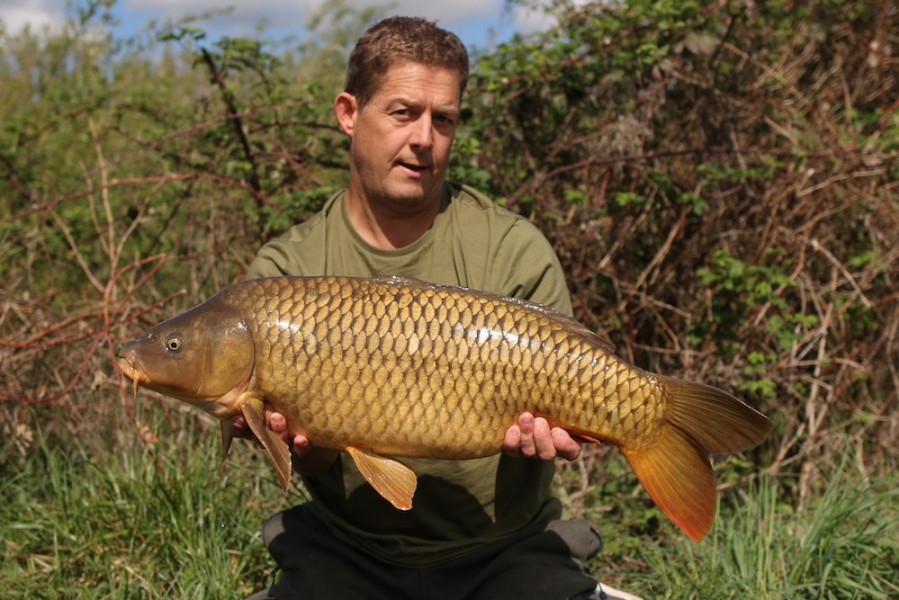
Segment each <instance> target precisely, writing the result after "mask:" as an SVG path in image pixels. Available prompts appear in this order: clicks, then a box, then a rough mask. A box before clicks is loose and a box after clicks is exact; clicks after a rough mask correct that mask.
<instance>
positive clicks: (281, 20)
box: [0, 0, 544, 49]
mask: <svg viewBox="0 0 899 600" xmlns="http://www.w3.org/2000/svg"><path fill="white" fill-rule="evenodd" d="M70 1H71V0H70ZM323 1H329V0H251V1H246V0H243V1H240V0H232V1H231V2H227V1H226V2H221V1H217V0H119V1H118V2H117V3H116V5H115V6H114V8H113V11H112V12H113V15H114V16H115V17H116V18H117V19H118V20H119V21H120V22H121V25H120V26H119V28H118V30H117V33H119V34H121V35H124V36H127V35H130V34H132V33H136V32H138V31H140V30H141V29H142V28H143V27H144V26H145V24H146V23H147V22H148V21H149V20H150V19H156V20H158V21H165V20H166V19H177V18H179V17H184V16H188V15H198V14H202V13H204V12H207V11H211V10H216V9H221V8H226V7H229V6H231V7H233V8H234V11H233V12H232V13H231V14H229V15H223V16H217V17H214V18H210V19H208V20H204V21H201V22H199V23H197V24H196V26H198V27H201V28H202V29H204V30H205V31H206V32H207V33H208V34H209V35H210V36H211V37H218V36H220V35H252V34H253V32H254V31H255V28H256V25H257V24H258V23H259V22H260V21H262V20H264V21H265V22H267V24H268V25H267V27H266V31H267V32H268V33H269V34H272V35H275V36H278V37H280V36H282V35H288V34H301V33H302V32H304V31H305V26H306V23H307V21H308V19H309V17H310V16H311V15H312V14H314V13H315V11H316V10H317V9H318V8H319V7H320V6H321V3H322V2H323ZM347 3H348V5H350V6H358V7H365V6H372V5H381V6H383V5H386V4H387V1H386V0H385V1H378V0H347ZM75 4H76V5H77V4H79V2H78V0H75ZM391 5H392V6H393V9H392V10H391V11H390V14H404V15H415V16H422V17H425V18H429V19H435V20H437V21H439V22H440V24H441V25H442V26H443V27H445V28H446V29H449V30H451V31H453V32H455V33H456V34H458V35H459V37H460V38H462V41H463V42H465V44H466V45H467V46H468V47H469V48H470V49H471V48H474V47H480V48H484V47H489V46H490V45H491V44H492V43H494V42H495V41H497V40H504V39H508V38H509V37H510V36H511V35H512V34H513V33H514V32H516V31H531V30H534V29H535V28H539V27H541V26H542V25H544V23H543V21H542V19H540V18H539V17H537V16H535V15H534V14H531V15H525V14H523V13H522V12H521V11H516V12H515V13H512V14H510V13H509V12H508V11H506V10H504V6H505V4H504V1H503V0H436V1H431V2H422V1H421V0H417V1H416V0H394V1H393V2H392V4H391ZM66 6H67V2H66V0H0V21H2V22H3V26H4V27H5V29H6V30H7V31H9V32H15V31H18V30H19V29H20V28H22V27H23V26H25V25H26V24H27V25H28V26H30V27H32V28H33V29H40V28H42V27H45V26H46V27H57V26H59V24H60V23H61V22H63V21H64V19H65V16H66V14H67V8H66Z"/></svg>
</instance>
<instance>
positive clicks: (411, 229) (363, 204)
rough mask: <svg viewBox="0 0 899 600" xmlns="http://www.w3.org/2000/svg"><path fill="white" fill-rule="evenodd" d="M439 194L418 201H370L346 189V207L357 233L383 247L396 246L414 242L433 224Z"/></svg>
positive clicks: (370, 242)
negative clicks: (432, 198)
mask: <svg viewBox="0 0 899 600" xmlns="http://www.w3.org/2000/svg"><path fill="white" fill-rule="evenodd" d="M440 204H441V198H440V197H437V198H436V199H434V200H430V201H426V202H422V203H420V204H417V205H408V204H401V203H394V202H390V201H387V200H375V201H371V200H369V199H367V198H365V197H363V196H361V195H360V194H354V193H353V190H352V189H348V190H347V195H346V211H347V216H348V217H349V219H350V224H351V225H352V226H353V229H355V230H356V233H358V234H359V236H360V237H361V238H362V239H363V240H365V241H366V242H368V243H369V244H371V245H372V246H374V247H375V248H380V249H382V250H396V249H398V248H404V247H406V246H408V245H410V244H412V243H414V242H416V241H417V240H418V239H419V238H420V237H421V236H423V235H424V234H425V232H426V231H427V230H428V229H430V228H431V226H432V225H433V224H434V219H436V218H437V214H438V213H439V212H440Z"/></svg>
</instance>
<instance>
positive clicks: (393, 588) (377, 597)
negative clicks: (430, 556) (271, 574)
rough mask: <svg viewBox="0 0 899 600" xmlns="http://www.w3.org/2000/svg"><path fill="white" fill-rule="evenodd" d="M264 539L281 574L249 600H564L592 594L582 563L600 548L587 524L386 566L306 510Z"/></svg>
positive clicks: (557, 524) (271, 526)
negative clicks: (425, 562) (415, 563)
mask: <svg viewBox="0 0 899 600" xmlns="http://www.w3.org/2000/svg"><path fill="white" fill-rule="evenodd" d="M263 539H264V541H265V543H266V545H267V546H268V549H269V551H270V552H271V554H272V556H273V557H274V559H275V561H276V562H277V563H278V566H279V567H280V569H281V577H280V579H279V580H278V582H277V583H276V584H275V585H273V586H272V587H271V589H270V590H268V591H267V592H264V593H262V594H258V595H256V596H254V597H253V598H254V600H258V599H263V598H275V599H277V600H294V599H297V600H333V599H335V598H340V599H341V600H403V599H410V600H412V599H415V600H463V599H464V600H488V599H489V600H503V599H510V600H511V599H513V598H514V599H515V600H566V599H585V600H586V599H589V598H594V597H597V598H598V597H599V596H595V595H594V594H595V593H596V592H595V590H596V586H597V583H596V580H595V579H593V578H592V577H590V576H589V575H586V574H585V573H584V564H585V562H586V561H587V559H588V558H590V557H592V556H594V555H595V554H596V553H597V552H599V549H600V547H601V545H602V544H601V542H600V539H599V536H598V535H597V534H596V532H595V531H593V530H592V529H591V528H590V526H589V525H588V524H587V523H586V522H585V521H552V522H551V523H549V525H547V527H545V528H544V529H542V530H539V531H536V532H535V533H534V534H533V535H529V536H526V537H523V538H520V539H514V540H510V541H508V542H505V543H501V544H497V545H496V546H493V547H490V548H487V549H486V550H483V551H479V552H477V553H475V554H473V555H470V556H466V557H463V558H460V559H456V560H452V561H448V562H446V563H441V564H438V565H435V566H431V567H424V568H407V567H399V566H396V565H392V564H388V563H384V562H382V561H380V560H378V559H376V558H374V557H372V556H370V555H368V554H366V553H364V552H361V551H359V550H357V549H356V548H354V547H352V546H351V545H350V544H347V543H346V542H344V541H342V540H340V539H338V538H335V537H334V536H333V535H332V534H331V532H330V531H329V530H328V529H327V527H326V526H325V525H324V524H323V523H322V522H321V521H319V520H318V519H317V518H316V517H315V516H313V515H312V514H310V512H309V511H308V510H306V509H305V507H304V506H302V505H301V506H297V507H294V508H291V509H289V510H287V511H284V512H282V513H278V514H277V515H275V516H274V517H272V518H271V519H270V520H269V521H268V522H267V523H266V525H265V528H264V530H263Z"/></svg>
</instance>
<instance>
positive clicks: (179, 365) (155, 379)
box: [121, 298, 255, 404]
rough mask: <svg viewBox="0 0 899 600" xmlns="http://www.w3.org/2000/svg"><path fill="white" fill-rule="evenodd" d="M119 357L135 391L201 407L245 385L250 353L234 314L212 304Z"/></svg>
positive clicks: (150, 335)
mask: <svg viewBox="0 0 899 600" xmlns="http://www.w3.org/2000/svg"><path fill="white" fill-rule="evenodd" d="M121 355H122V359H123V360H124V361H127V362H129V363H130V364H131V366H132V367H133V368H134V369H135V370H136V371H137V372H139V373H140V374H141V385H143V386H145V387H148V388H150V389H151V390H156V391H157V392H160V393H163V394H166V395H169V396H174V397H176V398H180V399H182V400H185V401H188V402H191V403H194V404H206V403H209V402H212V401H213V400H215V399H216V398H219V397H221V396H224V395H225V394H227V393H228V392H231V391H233V390H235V388H237V387H239V386H241V385H244V384H246V382H247V381H248V380H249V377H250V374H251V373H252V370H253V363H254V359H255V349H254V345H253V338H252V336H251V335H250V332H249V330H248V329H247V326H246V323H245V322H244V320H243V318H242V317H241V315H240V313H239V311H237V310H236V309H234V308H233V307H231V306H228V305H227V304H225V303H223V302H221V301H220V300H219V299H218V298H212V299H211V300H209V301H207V302H204V303H203V304H200V305H199V306H196V307H194V308H192V309H190V310H189V311H187V312H185V313H182V314H180V315H178V316H176V317H173V318H171V319H169V320H167V321H163V322H162V323H160V324H158V325H156V326H154V327H152V328H151V329H150V330H149V331H147V333H145V334H144V335H142V336H140V337H138V338H136V339H134V340H132V341H130V342H128V343H126V344H125V345H124V346H123V347H122V351H121Z"/></svg>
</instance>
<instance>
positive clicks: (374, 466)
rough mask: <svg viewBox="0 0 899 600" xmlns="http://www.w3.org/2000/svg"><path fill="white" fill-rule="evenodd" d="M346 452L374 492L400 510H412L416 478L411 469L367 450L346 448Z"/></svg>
mask: <svg viewBox="0 0 899 600" xmlns="http://www.w3.org/2000/svg"><path fill="white" fill-rule="evenodd" d="M346 451H347V452H348V453H349V455H350V456H351V457H352V459H353V462H355V463H356V468H358V469H359V472H360V473H362V476H363V477H365V479H366V481H368V482H369V483H370V484H371V486H372V487H373V488H375V491H376V492H378V493H379V494H381V496H383V497H384V498H385V499H386V500H387V501H388V502H390V503H391V504H392V505H393V506H394V507H396V508H398V509H400V510H409V509H410V508H412V496H414V495H415V488H416V487H417V486H418V478H417V477H416V476H415V472H414V471H413V470H412V469H410V468H409V467H407V466H406V465H404V464H403V463H401V462H399V461H397V460H394V459H392V458H387V457H384V456H381V455H380V454H375V453H374V452H371V451H369V450H363V449H361V448H355V447H353V446H348V447H347V448H346Z"/></svg>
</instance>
